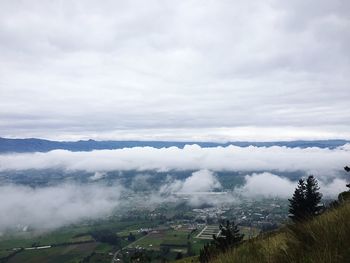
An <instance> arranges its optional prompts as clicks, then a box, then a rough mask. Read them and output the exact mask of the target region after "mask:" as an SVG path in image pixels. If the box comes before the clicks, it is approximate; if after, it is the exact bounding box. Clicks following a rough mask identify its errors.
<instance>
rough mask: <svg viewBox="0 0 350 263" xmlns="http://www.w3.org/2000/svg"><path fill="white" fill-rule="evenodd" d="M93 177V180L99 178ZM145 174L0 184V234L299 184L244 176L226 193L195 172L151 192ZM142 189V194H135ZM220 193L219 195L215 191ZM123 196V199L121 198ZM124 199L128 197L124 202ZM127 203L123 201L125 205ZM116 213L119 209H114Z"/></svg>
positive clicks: (341, 185)
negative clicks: (127, 178) (110, 180)
mask: <svg viewBox="0 0 350 263" xmlns="http://www.w3.org/2000/svg"><path fill="white" fill-rule="evenodd" d="M100 176H101V175H100V174H97V175H96V174H95V175H94V177H95V178H96V177H98V178H99V177H100ZM150 178H151V177H150V176H149V175H147V174H146V175H145V176H144V175H142V174H139V175H137V176H136V177H135V179H134V181H133V182H132V184H131V185H130V188H129V189H126V188H123V187H122V186H120V185H116V184H115V185H113V186H107V185H104V184H100V183H98V182H96V181H95V182H92V183H89V184H79V185H77V184H62V185H57V186H49V187H38V188H31V187H29V186H20V185H5V186H0V211H1V213H2V215H3V216H2V217H1V220H0V233H1V232H3V231H5V230H6V229H11V228H12V229H22V230H23V229H25V228H26V227H28V226H29V227H31V228H34V229H55V228H58V227H61V226H64V225H69V224H72V223H78V222H79V221H82V220H86V219H100V218H104V217H107V216H109V215H112V214H113V211H118V213H120V208H121V207H125V206H126V207H133V203H135V204H138V205H140V204H142V205H144V206H145V207H147V206H149V207H151V206H152V207H155V206H157V205H159V204H161V203H165V202H169V201H178V200H182V201H186V202H187V203H188V204H189V205H191V206H194V207H195V206H199V205H201V204H211V205H222V204H229V203H231V204H232V203H236V202H240V200H241V198H242V197H244V198H261V197H279V198H290V197H291V196H292V194H293V191H294V189H295V187H296V185H297V182H295V181H291V180H290V179H288V178H285V177H280V176H278V175H275V174H272V173H268V172H264V173H253V174H251V175H246V176H245V182H244V184H243V185H242V186H241V187H236V188H234V189H231V190H230V189H225V192H220V191H221V190H222V189H224V188H223V187H222V185H221V184H220V182H219V178H218V177H217V176H216V175H215V173H214V172H212V171H210V170H199V171H196V172H194V173H192V175H191V176H190V177H188V178H185V179H183V180H178V179H173V178H171V177H169V178H168V180H167V181H166V182H165V183H164V184H163V185H161V186H160V187H159V189H153V188H150V184H149V182H148V180H149V179H150ZM319 185H320V188H321V192H322V193H323V194H324V197H332V198H334V197H336V196H337V195H338V194H339V193H340V192H342V191H344V190H346V186H345V185H346V181H345V180H343V179H337V178H335V179H332V180H328V181H327V182H325V181H322V180H319ZM137 187H138V189H137V190H140V189H141V190H142V189H144V190H146V192H135V191H134V190H135V188H137ZM217 191H218V192H217ZM124 194H126V195H124ZM125 196H128V200H126V199H125V198H123V197H125ZM125 202H127V203H125ZM118 209H119V210H118Z"/></svg>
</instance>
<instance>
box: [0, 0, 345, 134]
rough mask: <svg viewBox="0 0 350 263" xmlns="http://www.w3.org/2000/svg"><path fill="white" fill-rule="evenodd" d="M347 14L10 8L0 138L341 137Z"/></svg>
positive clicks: (291, 5)
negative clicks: (175, 132)
mask: <svg viewBox="0 0 350 263" xmlns="http://www.w3.org/2000/svg"><path fill="white" fill-rule="evenodd" d="M309 5H310V6H312V8H309ZM347 9H348V4H347V3H346V1H341V0H338V1H332V2H329V1H308V4H307V3H304V2H303V1H292V2H291V1H263V2H261V1H260V2H256V1H244V2H242V1H220V2H218V1H208V2H206V3H205V4H204V3H202V2H198V1H190V2H188V1H180V2H176V3H174V2H173V1H165V2H164V1H151V2H148V3H147V4H145V3H143V2H142V1H128V2H127V3H123V2H120V1H117V2H115V1H107V2H104V3H100V2H97V1H77V2H74V3H72V2H69V1H50V2H47V1H34V2H31V3H30V4H29V3H26V2H23V1H2V3H1V8H0V39H1V41H0V43H1V44H0V57H1V60H0V61H1V62H0V74H1V76H2V77H1V80H0V105H1V106H0V112H1V114H0V134H4V135H12V136H22V137H23V136H27V135H28V134H39V135H40V136H41V137H48V136H52V135H55V134H61V135H65V134H66V135H67V136H69V135H71V134H73V133H75V134H79V133H84V132H86V131H88V133H89V134H90V136H93V135H94V134H99V133H101V132H109V133H113V131H118V130H119V131H120V130H124V131H126V130H139V129H164V128H168V129H175V128H183V129H196V128H197V129H198V128H220V127H229V128H230V127H231V128H233V127H242V126H252V125H255V126H257V127H258V128H263V127H272V126H274V127H280V128H281V129H282V128H284V129H286V130H288V129H289V127H290V126H292V127H303V126H311V127H314V128H316V131H315V132H314V134H313V135H314V136H317V134H318V133H319V132H320V133H322V132H324V131H325V129H327V128H325V126H327V125H332V126H333V127H334V130H333V132H334V133H335V134H338V135H339V136H340V135H342V134H341V133H337V131H338V130H339V129H338V128H339V127H340V126H342V125H344V123H348V122H349V120H350V119H349V118H350V111H349V107H348V101H349V98H350V94H349V92H348V83H349V77H348V74H347V72H348V71H349V60H348V57H349V55H350V54H349V49H348V48H347V45H346V43H348V42H349V41H348V40H349V39H350V37H349V35H350V34H349V32H350V30H349V20H348V18H347V12H346V11H345V10H347ZM11 116H14V117H11ZM26 116H32V117H31V118H30V119H27V117H26ZM325 116H327V117H326V118H325ZM347 132H348V133H349V129H348V128H347ZM191 136H195V135H193V134H192V135H191Z"/></svg>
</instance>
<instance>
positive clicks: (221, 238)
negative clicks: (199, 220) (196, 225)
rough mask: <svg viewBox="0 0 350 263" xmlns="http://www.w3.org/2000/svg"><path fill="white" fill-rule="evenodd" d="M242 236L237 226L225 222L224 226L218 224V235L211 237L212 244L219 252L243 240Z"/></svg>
mask: <svg viewBox="0 0 350 263" xmlns="http://www.w3.org/2000/svg"><path fill="white" fill-rule="evenodd" d="M243 237H244V235H243V234H241V233H240V232H239V229H238V227H237V225H235V223H234V222H233V221H232V222H230V221H229V220H227V221H226V222H225V224H220V233H219V235H217V236H216V235H213V244H214V245H215V246H216V248H218V249H220V250H221V251H226V250H227V249H228V248H230V247H232V246H234V245H236V244H238V243H239V242H241V241H242V240H243Z"/></svg>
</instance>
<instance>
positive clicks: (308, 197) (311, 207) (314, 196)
mask: <svg viewBox="0 0 350 263" xmlns="http://www.w3.org/2000/svg"><path fill="white" fill-rule="evenodd" d="M319 190H320V187H319V186H318V183H317V180H316V178H315V177H313V176H312V175H310V176H309V177H308V178H307V180H306V192H305V201H306V210H307V216H308V217H309V216H314V215H318V214H319V213H320V212H321V210H322V208H323V207H322V206H321V205H320V202H321V199H322V194H321V193H320V192H319Z"/></svg>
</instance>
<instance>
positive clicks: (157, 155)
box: [0, 145, 350, 177]
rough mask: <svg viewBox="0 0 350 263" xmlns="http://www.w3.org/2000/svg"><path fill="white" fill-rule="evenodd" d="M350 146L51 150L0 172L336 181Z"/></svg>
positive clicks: (6, 159)
mask: <svg viewBox="0 0 350 263" xmlns="http://www.w3.org/2000/svg"><path fill="white" fill-rule="evenodd" d="M349 160H350V150H349V146H348V145H346V146H344V147H339V148H336V149H321V148H306V149H301V148H287V147H278V146H274V147H253V146H250V147H237V146H228V147H213V148H202V147H200V146H198V145H187V146H185V147H184V148H183V149H180V148H177V147H170V148H162V149H156V148H152V147H135V148H124V149H117V150H96V151H92V152H69V151H65V150H55V151H51V152H47V153H25V154H3V155H0V171H5V170H25V169H46V168H61V169H67V170H85V171H89V172H98V171H106V172H107V171H113V170H140V171H142V170H143V171H144V170H153V169H154V170H161V171H166V170H171V169H174V170H202V169H209V170H212V171H271V170H278V171H305V172H307V173H313V174H315V175H317V176H325V177H334V176H337V174H338V173H339V171H340V170H342V169H343V167H344V166H345V165H349V163H348V162H349Z"/></svg>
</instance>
